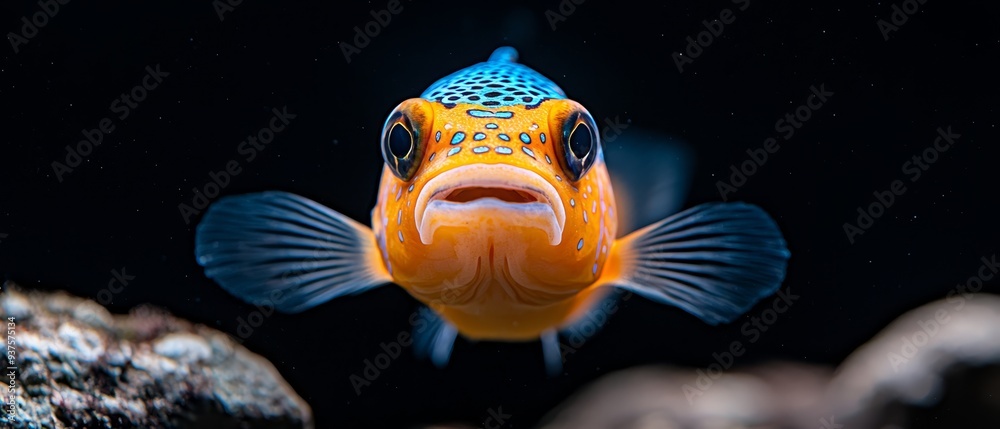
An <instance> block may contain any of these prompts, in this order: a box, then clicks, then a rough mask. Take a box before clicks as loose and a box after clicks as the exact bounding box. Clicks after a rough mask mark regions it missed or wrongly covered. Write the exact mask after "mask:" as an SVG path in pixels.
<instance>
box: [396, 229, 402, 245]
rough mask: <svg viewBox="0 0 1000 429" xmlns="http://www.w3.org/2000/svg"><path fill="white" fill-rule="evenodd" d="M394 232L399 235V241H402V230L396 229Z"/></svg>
mask: <svg viewBox="0 0 1000 429" xmlns="http://www.w3.org/2000/svg"><path fill="white" fill-rule="evenodd" d="M396 232H397V233H398V235H399V242H400V243H402V242H403V231H396Z"/></svg>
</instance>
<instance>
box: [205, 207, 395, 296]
mask: <svg viewBox="0 0 1000 429" xmlns="http://www.w3.org/2000/svg"><path fill="white" fill-rule="evenodd" d="M195 255H196V256H197V258H198V263H199V264H201V266H203V267H205V275H207V276H208V277H210V278H212V279H213V280H215V281H216V282H218V283H219V285H221V286H222V287H223V288H224V289H226V290H227V291H229V293H232V294H233V295H236V296H237V297H239V298H241V299H243V300H244V301H247V302H249V303H254V304H259V303H261V302H267V303H270V304H272V305H274V307H275V308H277V309H278V310H280V311H284V312H290V313H292V312H299V311H303V310H306V309H308V308H310V307H314V306H316V305H319V304H322V303H323V302H326V301H328V300H331V299H333V298H336V297H339V296H344V295H350V294H355V293H358V292H362V291H365V290H368V289H371V288H373V287H376V286H379V285H382V284H385V283H389V282H391V281H392V279H391V278H390V277H389V274H388V273H387V272H386V270H385V268H383V266H382V262H381V259H380V256H379V254H378V250H377V249H376V247H375V236H374V235H373V234H372V231H371V230H370V229H369V228H367V227H365V226H364V225H362V224H360V223H358V222H355V221H354V220H352V219H350V218H348V217H347V216H344V215H342V214H340V213H337V212H335V211H333V210H331V209H329V208H326V207H324V206H322V205H320V204H319V203H316V202H314V201H311V200H309V199H306V198H303V197H300V196H297V195H293V194H289V193H286V192H262V193H257V194H248V195H239V196H232V197H226V198H222V199H220V200H219V201H218V202H216V203H215V204H212V206H211V207H209V209H208V212H207V213H205V216H204V218H202V220H201V223H199V224H198V228H197V231H196V235H195Z"/></svg>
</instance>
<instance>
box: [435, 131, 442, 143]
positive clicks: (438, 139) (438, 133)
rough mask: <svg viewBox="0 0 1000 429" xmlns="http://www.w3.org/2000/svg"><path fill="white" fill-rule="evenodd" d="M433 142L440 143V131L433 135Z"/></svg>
mask: <svg viewBox="0 0 1000 429" xmlns="http://www.w3.org/2000/svg"><path fill="white" fill-rule="evenodd" d="M434 141H436V142H439V141H441V132H440V131H438V132H436V133H434Z"/></svg>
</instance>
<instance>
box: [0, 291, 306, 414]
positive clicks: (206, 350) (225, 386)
mask: <svg viewBox="0 0 1000 429" xmlns="http://www.w3.org/2000/svg"><path fill="white" fill-rule="evenodd" d="M3 289H4V291H3V293H2V294H0V315H2V316H3V317H4V318H5V322H7V321H8V320H6V318H10V317H13V318H14V322H15V324H16V325H15V329H14V334H13V339H14V347H15V350H16V355H15V358H16V359H15V361H14V365H15V366H17V370H16V378H15V379H14V383H15V384H16V389H14V391H13V392H8V391H7V389H4V393H3V394H2V397H3V398H4V402H8V404H5V406H4V412H3V413H0V427H5V428H7V427H11V428H83V427H86V428H102V427H108V428H110V427H114V428H119V427H135V428H175V427H186V428H202V427H203V428H213V429H214V428H311V427H312V412H311V410H310V408H309V405H308V404H306V403H305V402H304V401H303V400H302V398H300V397H299V396H298V395H297V394H296V393H295V392H294V391H293V390H292V389H291V387H290V386H289V385H288V384H287V383H286V382H285V381H284V380H283V379H282V378H281V376H280V375H279V374H278V372H277V371H276V370H275V368H274V366H273V365H271V363H270V362H268V361H267V360H265V359H264V358H262V357H260V356H258V355H255V354H253V353H251V352H249V351H248V350H246V349H245V348H243V347H242V346H240V345H238V344H236V343H235V342H233V341H232V340H230V339H229V337H228V336H227V335H225V334H223V333H221V332H218V331H216V330H213V329H210V328H207V327H205V326H201V325H194V324H192V323H189V322H186V321H183V320H180V319H177V318H175V317H172V316H170V315H168V314H166V313H163V312H161V311H157V310H154V309H151V308H139V309H137V310H134V311H133V312H132V313H131V314H129V315H127V316H123V315H111V314H110V313H108V311H107V310H105V309H104V307H102V306H100V305H98V304H97V303H95V302H93V301H90V300H85V299H80V298H75V297H71V296H69V295H67V294H63V293H56V294H48V293H41V292H30V293H25V292H21V291H19V290H17V289H16V288H15V287H14V285H12V284H11V283H7V284H6V285H4V288H3ZM8 329H9V327H8ZM4 366H8V362H4ZM6 373H7V370H5V374H6ZM4 383H5V384H9V383H10V376H5V381H4ZM8 395H13V399H14V402H15V403H16V405H15V416H16V419H11V418H10V415H9V414H7V411H8V410H10V404H9V397H8Z"/></svg>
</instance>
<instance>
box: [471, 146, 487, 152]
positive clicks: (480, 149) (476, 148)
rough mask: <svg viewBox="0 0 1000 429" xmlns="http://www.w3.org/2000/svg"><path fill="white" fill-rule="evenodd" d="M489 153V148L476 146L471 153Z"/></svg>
mask: <svg viewBox="0 0 1000 429" xmlns="http://www.w3.org/2000/svg"><path fill="white" fill-rule="evenodd" d="M489 151H490V148H489V146H477V147H474V148H472V152H474V153H486V152H489Z"/></svg>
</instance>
